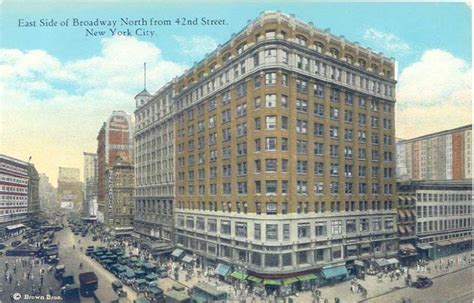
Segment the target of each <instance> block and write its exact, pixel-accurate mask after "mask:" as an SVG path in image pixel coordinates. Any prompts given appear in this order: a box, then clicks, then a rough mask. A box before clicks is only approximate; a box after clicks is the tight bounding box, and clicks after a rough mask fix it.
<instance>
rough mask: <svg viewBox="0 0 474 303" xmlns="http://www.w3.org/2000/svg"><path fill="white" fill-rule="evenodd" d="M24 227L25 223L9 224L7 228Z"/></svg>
mask: <svg viewBox="0 0 474 303" xmlns="http://www.w3.org/2000/svg"><path fill="white" fill-rule="evenodd" d="M23 227H26V226H25V224H14V225H8V226H7V230H14V229H18V228H23Z"/></svg>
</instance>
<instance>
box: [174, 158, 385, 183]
mask: <svg viewBox="0 0 474 303" xmlns="http://www.w3.org/2000/svg"><path fill="white" fill-rule="evenodd" d="M262 161H263V162H262ZM279 162H281V163H280V167H279ZM262 163H264V169H262ZM288 167H289V166H288V159H281V161H279V160H278V159H264V160H261V159H257V160H254V173H260V172H267V173H275V172H282V173H286V172H288ZM235 168H237V176H246V175H247V172H248V169H247V162H239V163H237V164H236V166H235V167H234V169H235ZM369 168H370V171H371V177H372V178H378V177H380V176H382V174H381V173H380V172H381V168H380V167H376V166H372V167H369ZM326 170H327V172H326V173H327V174H329V175H330V176H333V177H337V176H339V175H340V174H341V175H344V176H345V177H348V178H350V177H352V176H353V175H354V173H353V171H354V165H352V164H344V173H343V174H342V171H341V172H340V169H339V163H329V165H327V169H326ZM308 171H314V175H316V176H323V175H324V171H325V169H324V162H314V165H313V169H311V168H309V169H308V161H307V160H297V161H296V173H297V174H298V175H306V174H307V173H308ZM367 171H368V170H367V166H365V165H359V166H358V170H357V174H358V176H359V177H362V178H365V177H367ZM392 173H393V169H392V168H391V167H384V168H383V177H384V178H391V177H392ZM230 176H232V165H231V164H224V165H223V166H222V177H230ZM209 177H210V178H216V177H217V170H216V169H215V168H214V167H211V168H210V169H209ZM184 179H185V173H184V172H183V171H180V172H178V181H184ZM198 179H199V180H204V179H206V169H205V168H200V169H198ZM188 180H189V181H191V180H194V169H191V170H189V171H188ZM359 181H360V180H359Z"/></svg>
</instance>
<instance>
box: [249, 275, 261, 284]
mask: <svg viewBox="0 0 474 303" xmlns="http://www.w3.org/2000/svg"><path fill="white" fill-rule="evenodd" d="M247 280H249V281H252V282H255V283H260V282H262V279H261V278H258V277H255V276H248V277H247Z"/></svg>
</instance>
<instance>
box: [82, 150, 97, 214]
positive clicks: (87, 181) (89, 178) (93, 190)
mask: <svg viewBox="0 0 474 303" xmlns="http://www.w3.org/2000/svg"><path fill="white" fill-rule="evenodd" d="M82 210H83V214H84V215H85V216H96V215H97V154H93V153H86V152H84V202H83V207H82Z"/></svg>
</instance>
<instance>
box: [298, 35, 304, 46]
mask: <svg viewBox="0 0 474 303" xmlns="http://www.w3.org/2000/svg"><path fill="white" fill-rule="evenodd" d="M296 43H298V44H299V45H303V46H306V37H304V36H301V35H297V36H296Z"/></svg>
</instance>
